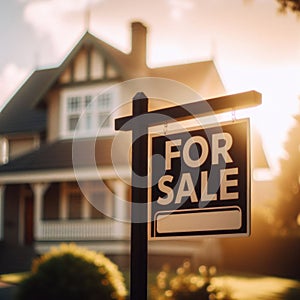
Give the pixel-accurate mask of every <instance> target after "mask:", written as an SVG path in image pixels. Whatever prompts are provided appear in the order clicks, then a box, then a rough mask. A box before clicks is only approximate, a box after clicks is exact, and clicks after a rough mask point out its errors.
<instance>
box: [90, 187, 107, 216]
mask: <svg viewBox="0 0 300 300" xmlns="http://www.w3.org/2000/svg"><path fill="white" fill-rule="evenodd" d="M89 200H90V203H91V212H90V217H91V219H104V218H105V214H104V213H103V212H105V210H106V209H107V208H106V204H107V203H106V195H105V193H104V192H98V193H97V192H96V193H92V194H91V195H90V199H89Z"/></svg>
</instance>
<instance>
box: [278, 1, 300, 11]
mask: <svg viewBox="0 0 300 300" xmlns="http://www.w3.org/2000/svg"><path fill="white" fill-rule="evenodd" d="M277 2H279V4H280V9H279V11H280V12H287V11H292V12H296V13H297V14H299V13H300V0H277Z"/></svg>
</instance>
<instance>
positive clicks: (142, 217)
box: [115, 91, 261, 300]
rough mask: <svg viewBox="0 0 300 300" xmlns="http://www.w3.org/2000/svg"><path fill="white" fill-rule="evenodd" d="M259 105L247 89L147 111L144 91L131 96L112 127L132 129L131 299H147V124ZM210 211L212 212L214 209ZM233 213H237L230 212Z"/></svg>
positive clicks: (257, 96) (124, 129) (259, 101)
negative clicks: (127, 111) (129, 110)
mask: <svg viewBox="0 0 300 300" xmlns="http://www.w3.org/2000/svg"><path fill="white" fill-rule="evenodd" d="M259 104H261V94H260V93H258V92H256V91H249V92H245V93H240V94H234V95H227V96H222V97H217V98H212V99H208V100H201V101H197V102H193V103H188V104H184V105H180V106H174V107H170V108H164V109H159V110H155V111H151V112H149V111H148V98H147V97H146V95H145V94H144V93H142V92H139V93H137V94H136V95H135V96H134V98H133V102H132V116H127V117H122V118H118V119H116V120H115V129H116V130H121V131H129V130H131V131H132V179H131V192H132V199H131V202H132V204H131V205H132V209H131V262H130V299H131V300H146V299H147V260H148V222H149V220H148V209H147V203H148V129H149V127H151V126H154V125H160V124H164V123H165V122H167V121H168V122H169V121H170V119H172V120H173V122H174V121H182V120H187V119H192V118H197V117H202V116H206V115H211V114H219V113H223V112H226V111H232V110H236V109H241V108H247V107H252V106H257V105H259ZM152 171H153V170H152ZM212 211H213V212H214V213H215V210H212ZM233 215H234V216H236V215H237V214H236V213H235V212H234V214H233ZM167 225H168V224H167ZM163 228H165V227H163Z"/></svg>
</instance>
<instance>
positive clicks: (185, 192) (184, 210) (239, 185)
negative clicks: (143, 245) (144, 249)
mask: <svg viewBox="0 0 300 300" xmlns="http://www.w3.org/2000/svg"><path fill="white" fill-rule="evenodd" d="M150 147H151V151H150V157H151V172H150V173H151V174H150V176H149V199H150V201H149V226H150V230H149V235H150V238H154V239H158V238H167V237H182V236H199V235H200V236H215V235H218V236H219V235H224V236H228V235H240V236H243V235H249V231H250V230H249V228H250V224H249V222H250V142H249V120H248V119H245V120H240V121H234V122H230V123H223V124H218V125H217V126H216V125H214V126H208V127H205V128H196V129H195V128H193V129H191V130H185V131H183V132H176V133H170V134H166V135H152V136H151V146H150Z"/></svg>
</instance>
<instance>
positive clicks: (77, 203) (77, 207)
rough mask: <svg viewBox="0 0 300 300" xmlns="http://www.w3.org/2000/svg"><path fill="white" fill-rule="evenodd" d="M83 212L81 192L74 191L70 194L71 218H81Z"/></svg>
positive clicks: (69, 212)
mask: <svg viewBox="0 0 300 300" xmlns="http://www.w3.org/2000/svg"><path fill="white" fill-rule="evenodd" d="M81 212H82V196H81V193H79V192H78V193H77V192H72V193H70V194H69V195H68V217H69V219H70V220H73V219H80V218H81Z"/></svg>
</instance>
